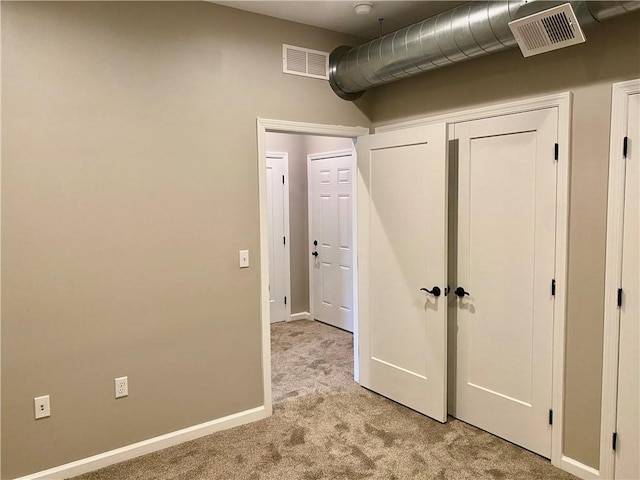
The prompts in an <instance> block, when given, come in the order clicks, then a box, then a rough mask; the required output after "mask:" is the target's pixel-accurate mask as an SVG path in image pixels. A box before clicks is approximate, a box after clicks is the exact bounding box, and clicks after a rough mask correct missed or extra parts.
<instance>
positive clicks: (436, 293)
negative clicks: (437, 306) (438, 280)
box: [420, 286, 441, 297]
mask: <svg viewBox="0 0 640 480" xmlns="http://www.w3.org/2000/svg"><path fill="white" fill-rule="evenodd" d="M420 290H422V291H424V292H427V293H430V294H431V295H433V296H434V297H439V296H440V293H441V292H440V287H438V286H436V287H433V288H432V289H431V290H428V289H426V288H421V289H420Z"/></svg>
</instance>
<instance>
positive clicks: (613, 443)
mask: <svg viewBox="0 0 640 480" xmlns="http://www.w3.org/2000/svg"><path fill="white" fill-rule="evenodd" d="M617 446H618V432H613V435H612V436H611V448H613V450H614V451H615V450H616V447H617Z"/></svg>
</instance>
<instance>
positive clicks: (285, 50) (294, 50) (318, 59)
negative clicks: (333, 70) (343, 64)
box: [282, 44, 329, 80]
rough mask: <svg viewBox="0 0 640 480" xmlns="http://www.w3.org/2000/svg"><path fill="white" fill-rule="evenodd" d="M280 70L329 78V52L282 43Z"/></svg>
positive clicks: (312, 76)
mask: <svg viewBox="0 0 640 480" xmlns="http://www.w3.org/2000/svg"><path fill="white" fill-rule="evenodd" d="M282 71H283V72H284V73H290V74H292V75H301V76H303V77H311V78H322V79H324V80H329V53H328V52H320V51H318V50H311V49H309V48H303V47H294V46H293V45H286V44H282Z"/></svg>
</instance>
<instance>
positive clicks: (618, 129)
mask: <svg viewBox="0 0 640 480" xmlns="http://www.w3.org/2000/svg"><path fill="white" fill-rule="evenodd" d="M638 93H640V79H638V80H631V81H628V82H620V83H614V84H613V87H612V101H611V141H610V146H609V194H608V197H609V198H608V200H609V201H608V207H607V246H606V266H605V281H604V282H605V283H604V288H605V294H604V342H603V355H602V357H603V358H602V362H603V364H602V414H601V424H600V472H599V473H600V477H601V478H613V475H614V465H615V453H614V451H613V449H612V448H611V435H612V433H613V432H615V431H616V410H617V401H618V351H619V348H618V347H619V345H618V340H619V337H620V323H619V319H620V311H619V309H618V299H617V296H618V295H617V293H618V287H620V279H621V278H622V227H623V220H624V184H625V167H624V163H623V162H621V159H622V156H623V154H622V147H623V145H622V139H623V138H624V136H625V134H626V125H627V105H628V103H627V98H628V97H629V96H630V95H633V94H638Z"/></svg>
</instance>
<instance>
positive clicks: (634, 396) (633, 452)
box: [615, 94, 640, 479]
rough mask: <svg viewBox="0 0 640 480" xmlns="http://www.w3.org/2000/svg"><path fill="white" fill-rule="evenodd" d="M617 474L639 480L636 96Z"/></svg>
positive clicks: (639, 117) (639, 113)
mask: <svg viewBox="0 0 640 480" xmlns="http://www.w3.org/2000/svg"><path fill="white" fill-rule="evenodd" d="M628 107H629V108H628V124H627V125H628V127H627V137H628V139H629V140H628V145H629V148H628V154H627V158H626V160H625V162H626V175H625V192H624V193H625V195H624V221H623V222H624V227H623V237H622V282H621V285H622V290H623V297H622V307H621V308H620V350H619V366H618V405H617V422H616V431H617V434H618V441H617V446H616V461H615V478H616V479H630V478H634V479H635V478H640V460H639V458H640V412H639V410H640V401H639V400H638V399H639V398H640V354H639V353H638V352H639V350H640V328H639V327H638V322H639V319H640V300H639V299H638V296H639V293H640V273H639V270H640V268H639V267H640V255H639V252H640V243H639V241H638V237H639V236H640V226H639V222H640V207H639V205H640V168H639V165H638V164H639V163H640V95H638V94H636V95H630V96H629V104H628Z"/></svg>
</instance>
